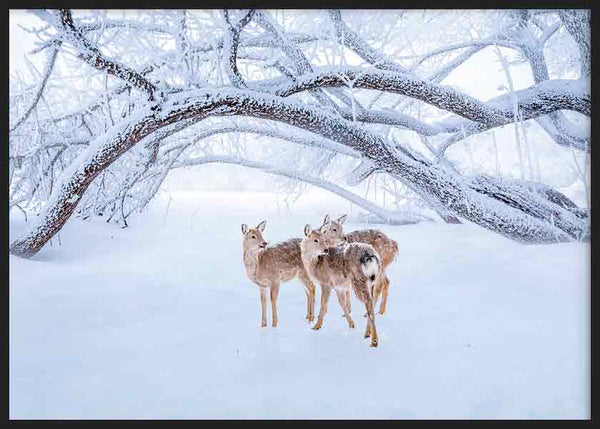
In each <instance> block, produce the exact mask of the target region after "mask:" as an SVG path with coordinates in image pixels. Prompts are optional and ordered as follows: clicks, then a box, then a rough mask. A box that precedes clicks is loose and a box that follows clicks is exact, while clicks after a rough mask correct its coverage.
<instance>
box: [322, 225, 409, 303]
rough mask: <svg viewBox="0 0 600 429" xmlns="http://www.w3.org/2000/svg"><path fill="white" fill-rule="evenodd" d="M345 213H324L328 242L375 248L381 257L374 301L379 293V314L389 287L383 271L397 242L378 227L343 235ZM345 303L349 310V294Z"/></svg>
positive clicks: (393, 252)
mask: <svg viewBox="0 0 600 429" xmlns="http://www.w3.org/2000/svg"><path fill="white" fill-rule="evenodd" d="M346 218H347V215H345V214H344V215H341V216H340V217H339V218H338V219H337V220H331V218H330V217H329V215H325V218H324V219H323V224H326V223H327V222H331V227H330V228H329V229H328V230H327V233H326V236H327V239H328V244H329V245H330V246H335V245H337V244H338V243H340V242H348V243H357V242H358V243H367V244H370V245H371V246H373V247H374V248H375V250H376V251H377V253H378V254H379V256H380V257H381V277H380V279H379V282H378V283H377V285H376V286H375V291H374V292H375V295H374V299H375V303H377V301H378V300H379V296H380V295H381V304H380V306H379V314H384V313H385V310H386V308H387V299H388V289H389V287H390V280H389V278H388V276H387V274H386V272H385V270H386V268H387V267H388V265H389V264H390V263H392V262H393V261H394V260H395V259H396V257H397V255H398V243H397V242H396V241H395V240H392V239H391V238H389V237H388V236H387V235H385V234H384V233H383V232H381V231H379V230H378V229H363V230H359V231H353V232H350V233H348V234H345V235H344V226H343V224H344V222H345V221H346ZM346 298H347V299H346V303H347V305H348V311H349V312H350V311H351V304H350V294H348V295H347V297H346Z"/></svg>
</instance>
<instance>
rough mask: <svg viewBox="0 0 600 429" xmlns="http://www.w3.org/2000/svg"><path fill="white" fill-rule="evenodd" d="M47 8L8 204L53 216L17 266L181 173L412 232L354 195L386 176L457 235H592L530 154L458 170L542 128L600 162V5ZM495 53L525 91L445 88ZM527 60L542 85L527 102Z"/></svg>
mask: <svg viewBox="0 0 600 429" xmlns="http://www.w3.org/2000/svg"><path fill="white" fill-rule="evenodd" d="M32 13H34V14H36V15H37V16H38V18H40V19H41V20H42V21H43V22H44V25H43V26H42V27H40V28H28V29H27V31H29V32H30V33H32V34H34V35H35V36H36V37H37V39H38V42H37V47H36V49H35V50H34V51H33V52H32V53H31V54H32V55H33V54H35V55H45V56H46V61H45V63H44V66H43V70H37V69H36V67H35V66H34V65H31V69H32V73H33V74H34V75H35V76H36V77H37V79H36V83H35V84H33V85H32V84H30V83H28V82H27V80H26V79H23V78H21V77H19V76H13V77H12V78H11V82H10V123H11V125H10V138H9V163H10V165H9V166H10V171H9V178H10V195H9V204H10V207H11V208H12V207H16V208H18V209H21V210H22V211H23V213H25V214H26V213H27V212H35V213H38V214H39V215H38V216H37V217H36V218H35V220H34V221H33V222H32V225H31V227H30V228H29V230H28V231H27V232H26V233H25V234H24V235H23V236H22V237H20V238H18V239H17V240H15V241H14V242H13V243H12V244H11V245H10V252H11V253H12V254H15V255H18V256H23V257H31V256H33V255H35V254H36V253H37V252H38V251H39V250H40V249H41V248H42V247H43V246H44V245H45V244H46V243H47V242H48V241H49V240H50V239H51V238H52V237H53V236H54V235H55V234H56V233H57V232H58V231H59V230H60V229H61V228H62V227H63V225H64V224H65V222H67V220H68V219H69V218H70V217H71V216H72V215H73V214H78V215H80V216H82V217H88V216H92V215H105V216H107V217H108V219H109V220H110V219H118V220H119V221H120V222H122V223H123V224H124V225H126V224H127V223H126V219H127V218H128V216H129V215H130V214H131V213H133V212H134V211H136V210H139V209H142V208H143V207H145V206H146V205H147V204H148V202H149V201H150V200H151V199H152V198H153V196H154V195H156V193H157V191H158V190H159V188H160V186H161V184H162V183H163V181H164V179H165V178H166V177H167V175H168V173H169V172H170V171H172V170H173V169H176V168H181V167H185V166H193V165H202V164H207V163H228V164H235V165H241V166H245V167H249V168H255V169H259V170H261V171H265V172H268V173H271V174H275V175H279V176H281V177H285V178H288V179H289V180H290V181H289V182H286V183H287V184H288V185H289V186H292V187H293V186H297V184H298V183H300V184H302V183H304V184H311V185H315V186H320V187H322V188H324V189H326V190H328V191H331V192H333V193H336V194H338V195H340V196H341V197H343V198H346V199H348V200H350V201H352V202H353V203H355V204H357V205H359V206H361V207H363V208H365V209H366V210H367V211H370V212H372V213H374V214H376V215H378V216H380V217H382V218H386V219H388V220H395V221H398V222H402V221H410V219H408V220H407V218H406V216H405V215H403V214H402V213H399V212H397V211H394V210H390V209H388V208H385V207H381V206H380V205H378V204H377V203H375V202H373V201H369V200H368V198H365V197H362V196H359V195H358V194H357V193H355V192H352V191H350V190H348V189H347V187H344V186H342V185H343V184H345V185H347V186H351V187H352V186H357V185H360V184H361V183H363V184H364V183H365V182H368V181H370V180H372V179H373V178H376V177H382V178H383V181H384V184H383V185H381V184H380V185H379V186H380V187H381V189H382V191H383V192H389V193H390V194H393V195H395V196H396V197H398V195H403V196H404V197H407V196H409V197H410V198H414V199H415V200H417V201H420V202H421V203H422V204H425V205H427V206H428V207H431V208H432V209H433V210H435V212H437V213H438V214H439V215H440V216H441V218H442V219H444V220H445V221H446V222H460V221H459V219H462V220H466V221H470V222H473V223H475V224H477V225H480V226H482V227H484V228H487V229H489V230H491V231H494V232H497V233H499V234H502V235H504V236H506V237H509V238H511V239H514V240H517V241H520V242H525V243H554V242H568V241H573V240H587V239H589V224H590V223H589V211H588V210H586V209H585V208H581V207H578V206H577V205H576V204H575V203H573V202H572V201H571V200H570V199H569V198H567V197H566V196H565V195H564V194H563V193H561V192H559V191H558V190H557V189H554V188H553V187H551V186H549V185H548V184H545V183H544V182H543V181H542V180H540V174H539V168H538V170H537V175H536V174H535V168H534V167H533V165H534V164H535V162H537V158H535V153H533V154H532V152H531V150H529V151H527V150H526V149H522V148H519V149H518V154H519V160H520V166H521V175H520V177H517V178H506V177H504V178H503V177H500V176H499V175H493V174H484V173H481V172H477V171H473V170H471V171H469V170H468V169H465V168H464V166H462V165H459V164H460V163H457V162H456V160H452V159H451V158H450V157H448V156H447V154H448V152H449V151H451V149H449V148H450V147H456V146H458V145H459V144H460V143H461V142H464V141H465V140H467V139H469V138H470V137H471V136H484V135H490V133H491V134H492V136H494V134H493V133H494V131H495V130H499V129H502V128H503V127H513V128H514V132H515V139H516V141H517V142H518V143H519V144H521V143H522V144H524V145H527V142H528V140H527V130H528V126H530V125H532V124H533V125H532V126H535V127H538V128H539V129H541V130H543V132H544V133H546V135H547V136H549V137H550V138H551V139H552V141H553V142H554V143H555V144H556V145H558V146H560V147H564V148H567V149H568V150H569V151H571V152H572V153H573V157H574V159H576V158H580V157H581V155H582V154H583V157H584V159H589V152H590V136H589V127H588V126H587V125H586V123H585V121H582V120H581V118H585V117H589V116H590V112H591V98H590V82H589V78H590V55H591V53H590V14H589V11H586V10H533V11H527V10H518V11H510V10H502V11H434V12H428V11H425V12H421V11H410V12H406V13H404V12H402V11H395V12H393V13H390V12H386V13H385V14H384V13H381V12H377V11H368V12H367V11H360V12H357V11H354V12H346V11H344V12H341V11H338V10H331V11H285V12H267V11H261V10H249V11H231V10H222V11H217V10H211V11H197V10H195V11H140V12H136V13H131V12H128V13H123V14H122V17H119V16H118V14H115V13H107V12H103V11H91V12H83V11H76V12H75V13H73V12H72V11H70V10H66V9H61V10H58V11H44V10H36V11H33V12H32ZM358 24H360V25H358ZM567 48H569V49H567ZM484 50H493V51H494V52H495V53H496V54H497V56H498V59H499V63H500V64H501V66H502V67H503V69H504V71H505V73H506V77H507V81H508V83H509V86H510V88H509V91H507V92H505V93H504V94H502V95H500V96H497V97H494V98H492V99H490V100H487V101H482V100H480V99H478V98H475V97H473V96H470V95H469V94H467V93H466V92H465V91H464V90H461V89H460V88H456V87H452V86H448V85H443V83H444V80H445V79H446V78H448V76H450V75H451V74H452V73H453V72H455V71H459V70H460V69H461V67H462V66H463V65H464V64H466V63H468V62H469V61H471V60H472V59H473V58H474V57H476V56H477V55H478V53H480V52H482V51H484ZM507 51H510V52H512V53H513V54H514V58H516V60H515V59H513V60H511V59H509V58H508V57H507V55H506V54H505V53H506V52H507ZM565 52H569V54H568V55H566V54H565ZM557 58H558V60H557ZM511 61H513V62H515V61H516V62H518V63H520V64H527V65H528V66H529V67H530V70H531V74H532V76H533V84H532V85H531V86H529V87H527V88H524V89H520V90H515V89H514V87H513V85H512V79H511V72H510V66H511ZM555 70H560V71H561V73H559V74H560V77H563V76H567V77H569V78H568V79H563V78H559V77H556V75H557V73H556V71H555ZM551 76H553V77H552V78H551ZM582 122H583V125H582ZM248 136H253V137H254V139H250V141H249V140H248ZM215 137H219V140H215ZM470 141H473V140H470ZM475 141H476V140H475ZM249 143H250V144H249ZM503 143H504V142H503V141H498V142H497V141H496V140H495V139H494V145H502V144H503ZM259 147H260V150H258V148H259ZM257 154H260V155H261V156H260V157H259V159H257ZM525 158H527V160H525ZM497 162H498V161H497V159H496V163H497ZM575 163H576V165H577V167H578V168H579V171H580V173H581V177H582V178H583V182H584V184H585V182H586V177H587V176H586V171H587V170H586V169H587V166H585V165H584V166H582V167H581V166H580V165H579V164H577V161H576V160H575ZM290 165H294V167H290ZM527 165H528V168H527V167H526V166H527ZM386 180H387V182H386ZM336 182H337V183H336Z"/></svg>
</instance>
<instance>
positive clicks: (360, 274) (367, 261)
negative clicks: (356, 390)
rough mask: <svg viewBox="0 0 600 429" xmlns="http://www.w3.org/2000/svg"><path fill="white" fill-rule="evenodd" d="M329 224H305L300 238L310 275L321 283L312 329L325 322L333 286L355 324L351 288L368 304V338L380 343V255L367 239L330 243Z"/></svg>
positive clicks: (350, 323)
mask: <svg viewBox="0 0 600 429" xmlns="http://www.w3.org/2000/svg"><path fill="white" fill-rule="evenodd" d="M330 227H331V223H330V222H328V223H326V224H324V225H322V226H321V227H320V228H319V229H314V230H311V228H310V225H306V226H305V227H304V238H303V239H302V241H301V242H300V248H301V249H302V261H303V262H304V266H305V267H306V269H307V271H308V273H309V274H310V276H311V278H312V279H314V281H315V282H318V283H319V284H320V285H321V307H320V308H319V316H318V319H317V323H316V324H315V326H314V327H313V329H320V328H321V327H322V326H323V318H324V317H325V313H327V303H328V301H329V296H330V295H331V289H335V292H336V294H337V297H338V301H339V303H340V306H341V307H342V309H343V310H344V317H346V320H347V321H348V325H349V326H350V328H354V321H353V320H352V318H351V317H350V313H349V311H348V306H347V305H346V296H347V294H348V293H349V291H350V289H352V290H354V294H355V295H356V297H357V298H358V299H359V300H360V301H362V302H363V303H364V304H365V307H366V308H367V329H366V331H365V338H368V337H371V346H372V347H377V330H376V328H375V310H374V309H373V307H374V301H373V288H374V286H375V284H377V281H378V280H379V275H380V273H381V263H380V259H379V255H377V252H376V251H375V249H374V248H373V247H372V246H370V245H368V244H364V243H342V244H341V245H339V246H336V247H329V245H328V240H327V237H326V235H325V234H326V232H327V230H328V229H329V228H330Z"/></svg>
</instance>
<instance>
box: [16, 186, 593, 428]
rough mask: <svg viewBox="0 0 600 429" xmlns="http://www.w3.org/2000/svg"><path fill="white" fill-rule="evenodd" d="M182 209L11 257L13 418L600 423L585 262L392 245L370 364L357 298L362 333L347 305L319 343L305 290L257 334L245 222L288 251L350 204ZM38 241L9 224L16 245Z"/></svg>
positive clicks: (79, 232) (434, 231)
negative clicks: (288, 241) (291, 241)
mask: <svg viewBox="0 0 600 429" xmlns="http://www.w3.org/2000/svg"><path fill="white" fill-rule="evenodd" d="M171 196H172V200H171V203H170V207H169V211H168V216H166V217H165V210H166V207H167V203H168V197H167V195H163V196H161V197H160V198H158V199H157V200H156V201H154V202H153V204H152V206H151V207H150V208H149V210H148V211H146V212H145V213H144V214H142V215H139V216H138V217H136V218H134V219H131V227H130V228H126V229H120V228H119V227H118V226H116V225H113V224H107V223H105V222H104V221H102V220H101V219H96V220H93V221H85V222H83V221H80V220H75V219H72V220H70V221H69V222H68V223H67V225H66V227H65V228H64V229H63V231H62V232H61V234H60V241H61V245H60V246H59V243H58V237H56V238H55V239H54V240H53V245H52V247H50V246H49V245H48V246H46V247H45V248H44V249H43V250H42V251H41V252H40V253H39V254H38V255H37V256H36V257H35V258H34V259H33V260H30V261H26V260H23V259H20V258H16V257H14V256H11V257H10V370H9V375H10V379H9V392H10V397H9V400H10V417H11V418H409V419H410V418H434V419H435V418H589V417H590V404H589V401H590V396H589V391H590V389H589V368H590V361H589V350H590V349H589V339H590V313H589V307H590V301H589V291H590V282H589V270H590V266H589V264H590V259H589V258H590V247H589V245H586V244H560V245H545V246H523V245H520V244H517V243H514V242H512V241H509V240H507V239H505V238H502V237H500V236H498V235H495V234H492V233H490V232H488V231H486V230H483V229H481V228H479V227H476V226H473V225H444V224H434V223H424V224H419V225H412V226H401V227H381V229H382V230H384V231H385V232H386V233H387V234H389V235H390V236H391V237H393V238H394V239H396V240H397V241H398V244H399V247H400V257H399V260H398V261H397V262H395V263H394V264H393V265H392V266H391V267H390V268H389V271H388V273H389V277H390V279H391V286H390V296H389V302H388V313H387V314H385V315H384V316H381V317H378V318H377V329H378V333H379V347H378V348H371V347H369V343H368V340H365V339H363V337H362V334H363V332H364V327H365V326H364V325H365V319H364V318H363V317H361V315H362V314H363V312H364V310H363V308H361V307H360V306H359V302H358V301H357V300H356V298H354V302H353V304H354V305H353V314H354V319H355V321H356V323H357V327H356V329H354V330H350V329H349V328H348V327H347V324H346V322H345V320H344V319H343V318H342V314H341V310H340V308H339V306H338V304H337V301H336V300H335V298H332V299H331V301H330V305H329V313H328V316H327V318H326V319H325V325H324V328H323V329H322V330H320V331H313V330H311V329H310V325H309V324H308V323H307V322H306V321H305V320H304V311H305V296H304V292H303V290H302V288H301V286H300V284H299V283H297V282H296V281H294V282H290V283H287V284H284V285H283V286H282V289H281V292H280V298H279V327H278V328H271V327H268V328H263V329H261V328H260V327H259V325H260V301H259V294H258V289H257V287H256V286H254V285H253V284H251V283H250V281H249V280H248V279H247V278H246V275H245V271H244V269H243V265H242V261H241V239H242V235H241V231H240V224H241V223H248V224H250V225H256V224H257V223H258V222H259V221H260V220H262V219H264V218H266V219H268V224H267V228H266V230H265V238H266V239H267V240H268V241H270V242H272V243H273V242H277V241H279V240H283V239H285V238H288V237H290V236H296V237H300V236H301V234H302V230H303V227H304V224H305V223H307V222H308V223H311V224H317V223H318V222H319V221H320V220H321V219H322V217H323V215H324V214H325V213H331V215H332V216H333V215H337V214H339V213H343V212H349V206H348V203H346V202H344V201H342V200H339V199H338V198H336V197H332V196H331V194H327V193H324V192H316V191H312V192H311V193H309V194H307V195H305V196H303V197H302V198H301V199H300V200H299V202H298V204H296V205H294V207H293V215H292V214H291V213H290V212H288V211H287V210H286V209H285V208H284V207H282V206H279V207H278V206H277V205H276V204H275V203H274V197H273V195H272V194H267V193H249V192H248V193H237V194H236V193H227V192H218V193H216V192H213V193H211V192H188V193H185V192H178V193H173V194H172V195H171ZM26 226H27V224H25V222H24V221H23V220H22V217H21V215H20V213H18V212H16V211H15V212H13V213H11V223H10V234H11V238H15V237H16V235H18V234H19V233H20V232H21V231H23V230H24V228H26ZM364 227H365V225H357V224H352V223H349V224H347V226H346V228H347V230H348V231H349V230H353V229H359V228H364ZM317 303H318V295H317Z"/></svg>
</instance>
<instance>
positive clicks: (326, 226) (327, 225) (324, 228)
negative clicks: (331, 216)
mask: <svg viewBox="0 0 600 429" xmlns="http://www.w3.org/2000/svg"><path fill="white" fill-rule="evenodd" d="M329 228H331V221H328V222H325V223H324V224H323V225H321V228H319V231H321V232H327V231H329Z"/></svg>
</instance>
